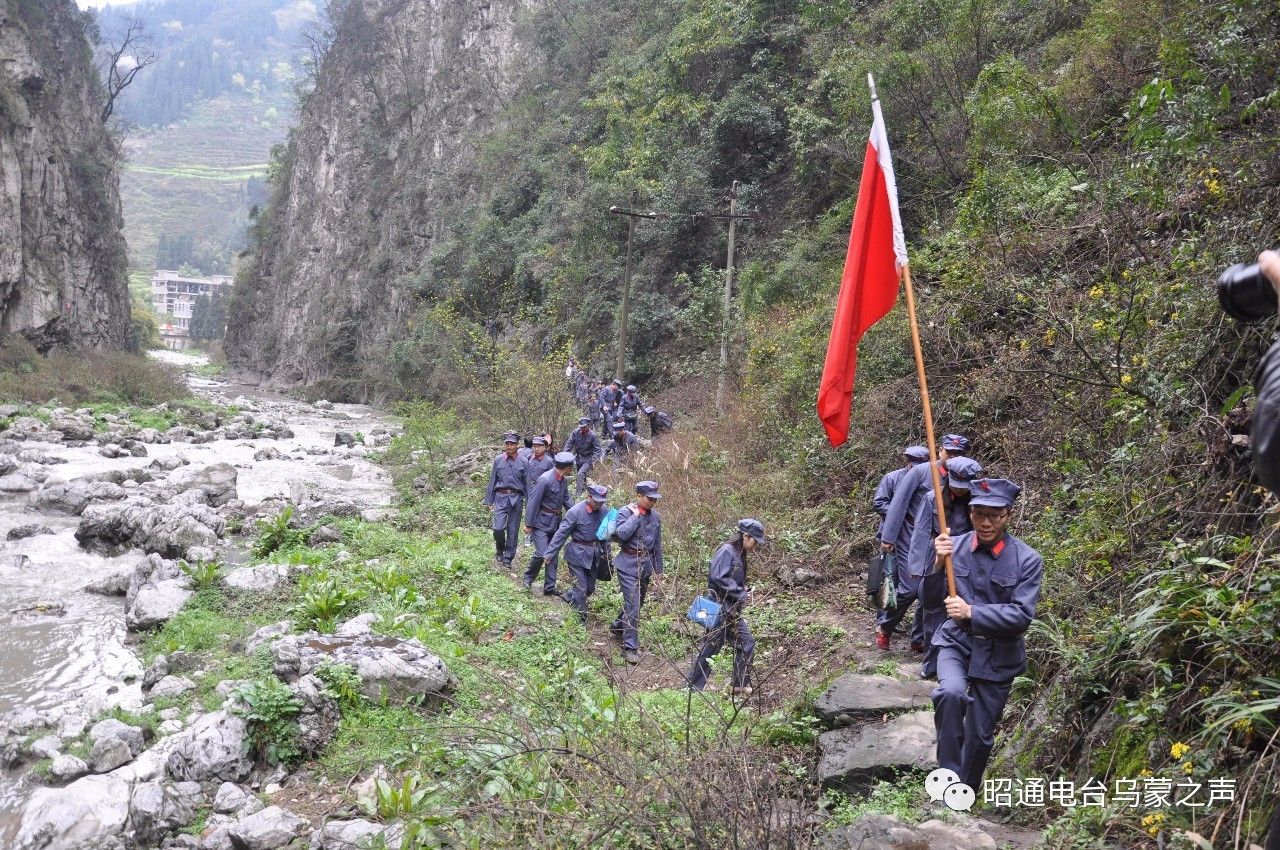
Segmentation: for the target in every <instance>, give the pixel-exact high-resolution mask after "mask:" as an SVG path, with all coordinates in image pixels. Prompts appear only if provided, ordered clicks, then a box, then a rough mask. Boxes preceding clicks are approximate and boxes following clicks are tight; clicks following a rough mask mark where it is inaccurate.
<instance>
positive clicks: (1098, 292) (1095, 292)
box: [1089, 286, 1102, 298]
mask: <svg viewBox="0 0 1280 850" xmlns="http://www.w3.org/2000/svg"><path fill="white" fill-rule="evenodd" d="M1089 297H1090V298H1101V297H1102V287H1101V286H1095V287H1094V288H1093V289H1090V290H1089Z"/></svg>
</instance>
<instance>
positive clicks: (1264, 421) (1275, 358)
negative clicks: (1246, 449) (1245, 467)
mask: <svg viewBox="0 0 1280 850" xmlns="http://www.w3.org/2000/svg"><path fill="white" fill-rule="evenodd" d="M1253 384H1254V386H1255V387H1256V388H1257V394H1258V402H1257V404H1256V405H1254V409H1253V428H1252V433H1251V435H1250V440H1249V444H1250V446H1251V447H1252V448H1253V471H1254V472H1255V473H1256V474H1257V476H1258V480H1259V481H1261V482H1262V484H1263V486H1264V487H1266V488H1267V489H1268V490H1270V491H1271V492H1272V493H1275V494H1276V495H1278V496H1280V337H1277V339H1276V341H1275V342H1273V343H1272V344H1271V348H1269V349H1267V353H1266V354H1265V355H1263V357H1262V362H1261V363H1259V364H1258V374H1257V376H1256V377H1255V378H1254V381H1253Z"/></svg>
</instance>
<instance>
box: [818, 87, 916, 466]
mask: <svg viewBox="0 0 1280 850" xmlns="http://www.w3.org/2000/svg"><path fill="white" fill-rule="evenodd" d="M872 91H873V95H872V96H873V99H872V102H871V111H872V113H873V115H874V116H875V119H874V121H873V122H872V124H871V140H870V141H868V142H867V156H866V159H864V160H863V162H862V185H861V186H859V187H858V205H857V207H856V208H855V210H854V213H853V230H852V231H851V232H850V234H849V253H848V254H847V255H846V256H845V260H844V277H843V278H842V279H841V282H840V296H839V298H838V299H837V300H836V314H835V319H834V321H832V323H831V341H830V342H829V343H827V360H826V363H825V364H824V365H823V367H822V386H821V387H820V388H819V389H818V418H820V419H821V420H822V426H823V427H824V428H826V429H827V440H829V441H830V443H831V445H832V446H839V445H842V444H843V443H844V442H845V440H847V439H849V405H850V403H851V402H852V401H853V378H854V371H855V367H856V366H857V362H858V340H860V339H862V335H863V334H864V333H865V332H866V330H867V328H869V327H871V326H872V325H874V324H875V323H876V322H878V321H880V320H881V319H882V318H884V316H885V314H886V313H888V312H889V311H890V310H891V309H893V305H894V302H895V301H897V300H898V282H899V280H900V277H901V271H902V267H903V266H905V265H906V264H907V244H906V239H905V238H904V237H903V235H902V220H901V219H900V218H899V217H898V189H897V185H896V184H895V182H894V178H893V160H892V159H891V158H890V156H889V137H888V134H887V133H886V132H885V129H884V118H883V117H882V116H881V114H880V101H879V99H876V98H875V97H874V89H873V90H872Z"/></svg>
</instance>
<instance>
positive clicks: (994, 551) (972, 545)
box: [969, 531, 1006, 558]
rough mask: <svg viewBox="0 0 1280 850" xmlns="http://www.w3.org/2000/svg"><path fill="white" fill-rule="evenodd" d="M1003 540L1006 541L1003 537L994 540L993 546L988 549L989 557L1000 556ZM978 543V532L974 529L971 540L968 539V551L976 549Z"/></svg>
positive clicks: (1002, 549)
mask: <svg viewBox="0 0 1280 850" xmlns="http://www.w3.org/2000/svg"><path fill="white" fill-rule="evenodd" d="M1005 542H1006V540H1005V538H1003V537H1001V538H1000V539H999V540H997V541H996V542H995V545H993V546H992V547H991V550H990V551H991V557H992V558H999V557H1000V553H1001V552H1003V551H1004V544H1005ZM978 545H979V544H978V532H976V531H975V532H974V533H973V540H971V541H969V551H970V552H976V551H978Z"/></svg>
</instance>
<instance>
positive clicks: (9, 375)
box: [0, 335, 188, 407]
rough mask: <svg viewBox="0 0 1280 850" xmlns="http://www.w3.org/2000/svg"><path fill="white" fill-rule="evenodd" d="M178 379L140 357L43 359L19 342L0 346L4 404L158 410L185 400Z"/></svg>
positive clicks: (0, 397)
mask: <svg viewBox="0 0 1280 850" xmlns="http://www.w3.org/2000/svg"><path fill="white" fill-rule="evenodd" d="M187 396H188V391H187V388H186V386H185V385H184V384H183V382H182V379H181V377H180V376H179V375H178V373H177V372H176V371H175V370H173V369H171V368H169V367H167V366H164V365H162V364H160V363H158V362H156V361H153V360H150V359H148V358H146V357H144V356H142V355H138V354H130V353H125V352H116V353H112V354H101V355H95V354H90V355H79V354H72V353H68V352H61V351H59V352H54V353H52V354H50V355H48V356H44V355H41V354H39V353H38V352H37V351H36V350H35V348H34V347H32V345H31V344H30V343H29V342H27V340H26V339H24V338H23V337H21V336H18V335H11V336H9V337H7V338H4V339H3V340H0V400H3V401H7V402H29V403H34V404H44V403H45V402H49V401H52V400H53V399H57V400H58V402H59V403H60V404H62V405H66V406H75V407H80V406H83V405H86V404H105V405H155V404H161V403H164V402H170V401H174V400H178V399H184V398H186V397H187Z"/></svg>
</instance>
